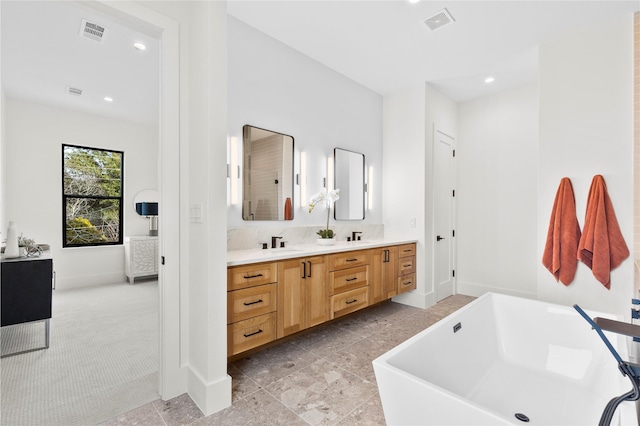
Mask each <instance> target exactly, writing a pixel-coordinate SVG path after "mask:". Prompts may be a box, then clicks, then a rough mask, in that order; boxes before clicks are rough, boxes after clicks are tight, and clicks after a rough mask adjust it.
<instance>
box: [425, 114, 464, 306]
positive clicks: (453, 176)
mask: <svg viewBox="0 0 640 426" xmlns="http://www.w3.org/2000/svg"><path fill="white" fill-rule="evenodd" d="M438 133H440V134H442V135H444V136H446V137H448V138H450V139H451V140H452V144H451V147H452V150H453V159H452V161H451V186H452V190H454V191H455V186H456V177H457V169H456V164H457V162H456V161H455V158H456V156H455V151H456V139H455V138H454V137H453V136H451V135H450V134H449V133H448V132H446V131H443V130H441V129H440V128H439V127H438V126H437V125H435V124H434V125H433V135H432V137H433V162H434V166H433V167H434V174H433V175H434V182H433V183H434V195H433V199H434V204H433V218H434V219H433V233H432V235H433V239H432V241H431V244H432V247H433V267H434V270H433V292H434V301H435V302H436V303H438V301H440V300H441V298H440V295H439V294H438V282H437V273H436V268H437V267H438V266H437V264H438V259H437V249H436V244H437V243H436V234H437V232H436V231H437V230H436V225H437V223H436V218H437V214H436V209H437V206H436V205H435V201H436V198H437V188H438V184H439V183H438V182H436V179H435V161H436V160H437V159H436V156H435V151H436V144H437V143H438ZM456 205H457V203H456V197H455V195H454V196H452V197H451V211H450V214H451V217H450V220H451V229H452V230H453V231H454V232H455V229H456ZM447 237H448V238H451V248H450V255H451V267H452V269H453V270H454V271H455V270H456V268H457V255H456V253H457V250H456V238H455V236H453V235H448V236H447ZM451 281H452V282H451V285H452V289H451V291H452V294H456V293H457V282H458V278H457V276H456V275H455V273H454V274H453V275H452V277H451Z"/></svg>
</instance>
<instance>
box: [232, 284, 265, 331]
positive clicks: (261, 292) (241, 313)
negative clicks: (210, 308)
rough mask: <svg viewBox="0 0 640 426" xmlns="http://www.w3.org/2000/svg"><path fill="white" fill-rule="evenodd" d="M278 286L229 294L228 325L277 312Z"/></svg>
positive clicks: (247, 289)
mask: <svg viewBox="0 0 640 426" xmlns="http://www.w3.org/2000/svg"><path fill="white" fill-rule="evenodd" d="M276 300H277V293H276V284H265V285H260V286H256V287H249V288H243V289H242V290H236V291H231V292H229V293H228V294H227V324H231V323H232V322H237V321H242V320H245V319H247V318H251V317H256V316H258V315H263V314H268V313H269V312H274V311H275V310H276Z"/></svg>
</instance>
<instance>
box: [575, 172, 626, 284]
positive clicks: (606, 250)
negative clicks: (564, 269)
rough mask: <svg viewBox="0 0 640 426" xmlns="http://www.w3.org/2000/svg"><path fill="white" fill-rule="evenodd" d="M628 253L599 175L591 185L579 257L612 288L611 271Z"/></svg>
mask: <svg viewBox="0 0 640 426" xmlns="http://www.w3.org/2000/svg"><path fill="white" fill-rule="evenodd" d="M628 256H629V249H628V248H627V244H626V243H625V241H624V238H623V237H622V232H620V226H618V220H617V219H616V214H615V212H614V211H613V204H611V200H610V199H609V194H608V193H607V185H606V184H605V182H604V178H603V177H602V176H601V175H596V176H594V177H593V180H592V181H591V188H589V198H588V199H587V213H586V214H585V217H584V228H583V230H582V238H580V243H579V244H578V259H579V260H581V261H582V262H583V263H584V264H585V265H587V266H588V267H589V268H591V271H592V272H593V275H594V276H595V277H596V279H597V280H598V281H600V282H601V283H602V284H603V285H604V286H605V287H606V288H610V282H609V281H610V277H609V274H610V272H611V271H612V270H613V269H615V268H616V267H618V265H620V264H621V263H622V261H623V260H625V259H626V258H627V257H628Z"/></svg>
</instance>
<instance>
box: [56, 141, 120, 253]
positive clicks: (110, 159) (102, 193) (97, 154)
mask: <svg viewBox="0 0 640 426" xmlns="http://www.w3.org/2000/svg"><path fill="white" fill-rule="evenodd" d="M123 160H124V153H123V152H120V151H109V150H106V149H98V148H87V147H82V146H74V145H62V187H63V190H62V208H63V218H64V235H63V247H81V246H97V245H113V244H122V227H123V223H122V204H123V203H122V192H123V191H122V182H123V175H124V173H123V170H124V169H123V164H124V161H123Z"/></svg>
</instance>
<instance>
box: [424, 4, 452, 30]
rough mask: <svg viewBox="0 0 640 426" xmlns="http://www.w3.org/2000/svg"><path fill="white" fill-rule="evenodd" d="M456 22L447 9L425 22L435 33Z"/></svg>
mask: <svg viewBox="0 0 640 426" xmlns="http://www.w3.org/2000/svg"><path fill="white" fill-rule="evenodd" d="M455 21H456V20H455V19H453V16H451V14H450V13H449V11H448V10H447V9H442V10H441V11H440V12H438V13H436V14H435V15H433V16H431V17H429V18H427V19H425V20H424V21H423V22H424V24H425V25H426V26H427V27H429V29H430V30H431V31H434V30H437V29H438V28H440V27H443V26H445V25H447V24H450V23H452V22H455Z"/></svg>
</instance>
